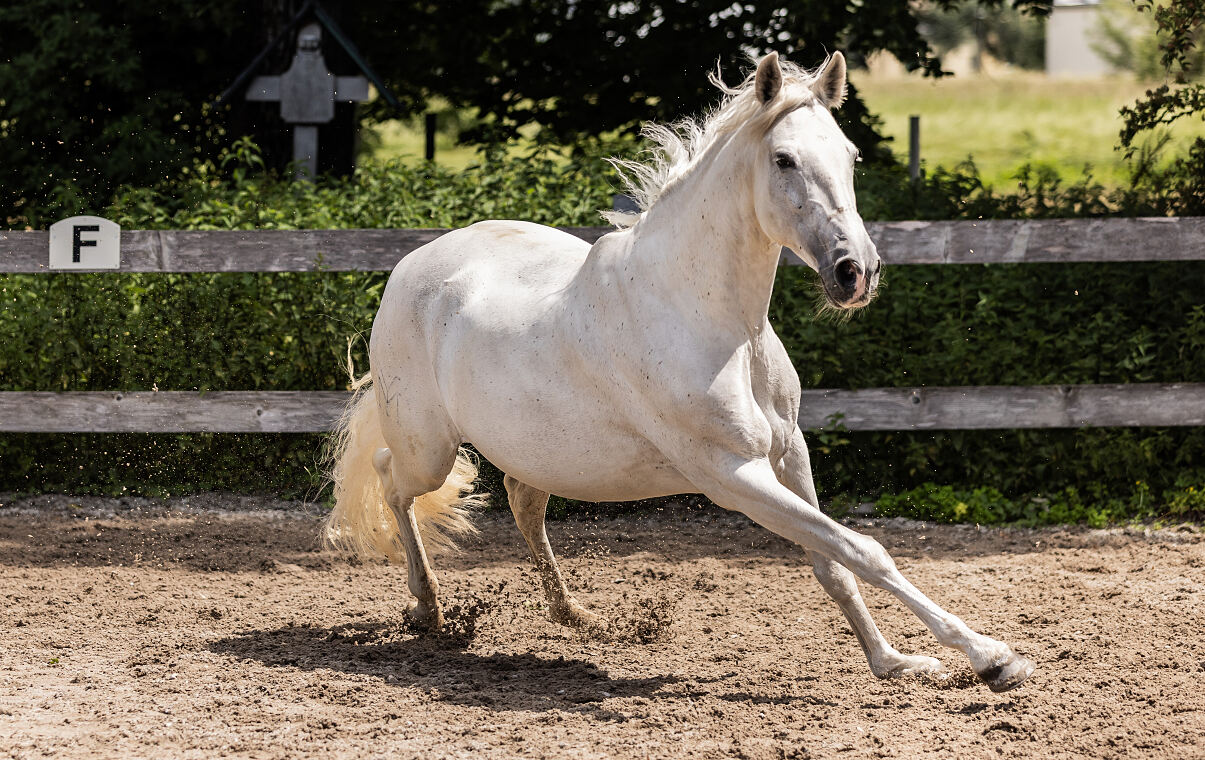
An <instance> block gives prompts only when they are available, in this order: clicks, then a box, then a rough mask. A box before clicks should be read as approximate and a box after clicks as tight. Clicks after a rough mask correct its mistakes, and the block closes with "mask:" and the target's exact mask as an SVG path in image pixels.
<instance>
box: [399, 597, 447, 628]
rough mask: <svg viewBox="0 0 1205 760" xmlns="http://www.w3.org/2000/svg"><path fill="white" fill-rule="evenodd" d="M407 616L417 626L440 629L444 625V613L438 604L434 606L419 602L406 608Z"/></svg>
mask: <svg viewBox="0 0 1205 760" xmlns="http://www.w3.org/2000/svg"><path fill="white" fill-rule="evenodd" d="M406 617H408V618H409V619H410V622H411V623H413V624H414V625H415V626H416V627H418V628H422V629H425V630H428V631H438V630H439V629H441V628H443V627H444V613H443V610H441V609H440V608H439V605H438V604H437V605H435V606H434V607H433V606H431V605H429V604H424V603H423V602H418V603H417V604H414V605H411V606H410V607H409V608H407V609H406Z"/></svg>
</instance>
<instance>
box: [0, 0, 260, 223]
mask: <svg viewBox="0 0 1205 760" xmlns="http://www.w3.org/2000/svg"><path fill="white" fill-rule="evenodd" d="M242 5H243V4H242V3H238V2H232V1H231V0H208V1H207V2H205V3H200V2H193V1H192V0H159V1H158V2H123V1H121V0H88V2H84V1H83V0H21V1H20V2H12V1H11V0H6V2H4V3H2V4H0V156H2V158H0V224H2V223H4V222H5V219H6V218H13V219H19V220H21V222H23V223H26V224H30V225H33V226H34V227H36V228H41V227H44V226H45V225H47V224H49V222H52V221H55V218H56V216H58V215H69V214H70V213H71V212H75V211H78V210H79V209H81V208H87V207H90V208H93V209H95V208H98V207H100V206H102V205H103V204H104V202H105V199H106V198H107V197H108V195H109V194H110V193H111V192H112V190H113V188H114V187H115V186H117V185H118V184H121V183H126V182H135V183H139V184H149V183H152V182H155V181H161V180H164V179H166V178H168V177H175V176H176V175H177V174H178V173H179V171H180V170H181V169H182V168H184V167H187V166H190V165H191V164H192V162H193V161H194V160H195V159H196V158H197V157H198V156H200V155H212V153H216V148H215V146H217V145H219V144H220V143H221V142H222V141H224V139H225V138H223V137H222V135H221V132H220V128H219V126H218V125H215V124H214V123H213V122H212V121H211V120H210V119H209V114H208V113H207V111H206V109H205V107H204V106H205V103H206V102H207V100H209V99H210V98H211V97H212V96H213V95H215V94H217V93H218V92H220V91H221V89H222V88H223V87H225V86H226V85H227V84H228V83H229V78H230V77H231V73H230V72H231V71H232V70H233V71H235V72H237V70H238V68H240V67H241V66H242V65H245V60H244V59H245V58H246V56H247V55H248V53H247V51H248V49H253V48H254V47H255V45H254V39H255V36H254V35H255V31H256V30H255V27H254V26H253V25H251V24H248V23H247V22H246V20H245V17H244V13H243V11H242V9H241V6H242ZM208 151H212V153H211V152H208ZM64 212H65V213H64ZM10 223H11V222H10Z"/></svg>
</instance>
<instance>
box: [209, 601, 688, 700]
mask: <svg viewBox="0 0 1205 760" xmlns="http://www.w3.org/2000/svg"><path fill="white" fill-rule="evenodd" d="M466 643H467V642H466V640H465V639H464V638H460V637H456V636H450V635H442V634H434V635H432V634H423V635H414V634H413V633H412V632H409V631H407V630H406V629H404V628H402V627H399V626H398V625H397V624H392V623H390V624H387V623H356V624H350V625H341V626H334V627H331V628H320V627H315V626H295V627H294V626H291V627H286V628H276V629H273V630H262V631H247V632H245V633H241V634H238V635H235V636H230V637H227V638H223V639H218V640H215V641H211V642H210V643H209V644H208V647H207V648H208V649H209V650H210V651H212V652H215V653H218V654H223V655H230V656H233V657H235V658H237V659H239V660H244V661H247V660H252V661H258V662H261V663H263V664H264V665H267V666H269V667H294V668H302V669H305V670H319V669H329V670H335V671H339V672H342V673H352V674H358V675H366V676H371V677H376V678H379V679H381V680H382V681H384V682H385V683H387V684H390V685H394V684H396V686H397V687H399V688H407V687H408V688H420V689H423V690H424V691H426V692H427V695H428V696H429V697H430V698H432V699H435V700H438V701H441V702H450V703H453V704H462V705H475V706H483V707H489V708H491V709H495V710H505V711H520V712H543V711H547V710H567V711H575V712H589V713H592V714H597V715H598V716H600V717H603V718H605V717H606V716H607V715H609V714H610V711H608V710H606V709H604V708H603V707H602V705H601V702H602V700H603V699H606V698H607V697H649V696H652V695H654V694H656V693H657V692H658V691H659V690H660V689H662V687H664V686H666V685H667V684H673V683H677V682H678V680H679V679H677V678H675V677H673V676H653V677H650V678H616V677H612V676H611V675H609V674H608V673H607V672H606V671H605V670H601V669H599V668H598V667H597V666H596V665H595V664H594V663H592V662H589V661H586V660H579V659H568V658H565V657H561V656H557V657H549V656H542V655H539V654H535V653H530V652H527V653H522V654H506V653H492V654H478V653H475V652H471V651H469V650H468V649H466V648H465V644H466Z"/></svg>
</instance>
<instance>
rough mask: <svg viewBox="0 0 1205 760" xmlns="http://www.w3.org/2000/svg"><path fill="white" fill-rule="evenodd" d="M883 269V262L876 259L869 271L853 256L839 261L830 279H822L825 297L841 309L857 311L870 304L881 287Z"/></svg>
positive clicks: (834, 266) (876, 257)
mask: <svg viewBox="0 0 1205 760" xmlns="http://www.w3.org/2000/svg"><path fill="white" fill-rule="evenodd" d="M882 268H883V260H882V259H880V258H879V257H878V256H875V257H874V261H873V263H872V265H871V269H870V270H869V271H867V268H866V267H864V266H863V265H862V264H861V263H860V262H859V261H858V260H857V259H855V258H854V257H853V256H846V257H844V258H842V259H839V260H838V261H837V263H836V264H834V265H833V268H832V270H831V271H832V274H831V276H830V277H822V278H821V279H822V280H823V281H824V291H825V295H826V296H828V300H829V302H830V303H831V304H832V305H833V306H836V307H837V308H840V309H856V308H858V307H860V306H865V305H866V304H868V303H870V299H871V297H872V296H873V295H874V291H875V289H876V288H877V287H878V285H879V271H880V270H881V269H882Z"/></svg>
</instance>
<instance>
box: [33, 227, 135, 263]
mask: <svg viewBox="0 0 1205 760" xmlns="http://www.w3.org/2000/svg"><path fill="white" fill-rule="evenodd" d="M50 268H51V269H120V268H121V227H119V226H118V225H117V223H116V222H110V221H109V220H108V219H104V218H102V217H99V216H73V217H71V218H70V219H64V220H63V221H61V222H55V223H54V224H52V225H50Z"/></svg>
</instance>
